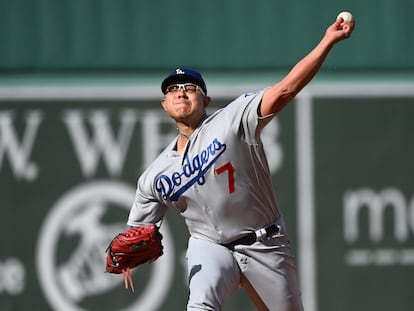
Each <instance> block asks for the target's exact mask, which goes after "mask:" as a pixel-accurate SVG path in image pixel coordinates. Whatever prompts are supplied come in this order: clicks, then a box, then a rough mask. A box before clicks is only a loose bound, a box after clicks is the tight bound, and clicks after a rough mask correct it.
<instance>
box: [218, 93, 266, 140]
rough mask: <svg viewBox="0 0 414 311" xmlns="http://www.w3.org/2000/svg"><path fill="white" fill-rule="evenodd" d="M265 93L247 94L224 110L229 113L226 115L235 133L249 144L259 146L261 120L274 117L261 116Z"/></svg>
mask: <svg viewBox="0 0 414 311" xmlns="http://www.w3.org/2000/svg"><path fill="white" fill-rule="evenodd" d="M263 93H264V90H261V91H259V92H257V93H245V94H243V95H241V96H239V97H238V98H237V99H235V100H234V101H233V102H231V103H230V104H229V105H228V106H227V107H226V108H224V109H225V110H227V112H228V113H227V114H226V115H227V116H228V122H229V124H231V126H232V129H233V131H235V132H236V133H237V135H238V136H239V137H240V138H241V139H242V140H244V141H246V142H247V143H248V144H257V140H258V138H259V135H260V132H259V131H258V130H257V129H258V125H259V122H260V120H262V119H265V118H269V117H272V116H273V115H270V116H265V117H261V116H260V113H259V110H260V104H261V102H262V97H263Z"/></svg>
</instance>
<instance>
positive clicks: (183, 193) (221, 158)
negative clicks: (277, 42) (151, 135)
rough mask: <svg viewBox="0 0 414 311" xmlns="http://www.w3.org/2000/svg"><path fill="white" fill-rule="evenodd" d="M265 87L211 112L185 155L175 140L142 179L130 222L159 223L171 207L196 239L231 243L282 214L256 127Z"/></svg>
mask: <svg viewBox="0 0 414 311" xmlns="http://www.w3.org/2000/svg"><path fill="white" fill-rule="evenodd" d="M262 95H263V91H260V92H258V93H246V94H243V95H241V96H240V97H238V98H237V99H235V100H234V101H233V102H231V103H230V104H228V105H227V106H226V107H224V108H222V109H220V110H218V111H216V112H215V113H213V114H211V115H209V116H207V117H206V118H205V119H204V120H203V121H202V122H201V123H200V125H199V126H198V128H197V129H196V130H195V132H194V133H193V134H192V135H191V137H190V139H189V141H188V143H187V145H186V148H185V150H184V152H183V153H182V154H178V153H177V152H176V151H175V145H176V139H174V141H172V142H171V144H169V146H167V148H166V149H165V150H164V151H163V152H162V153H161V154H160V155H159V156H158V158H157V159H156V160H155V161H154V162H153V164H152V165H151V166H149V167H148V168H147V169H146V170H145V172H144V173H143V174H142V175H141V177H140V178H139V180H138V185H137V192H136V198H135V201H134V203H133V206H132V208H131V211H130V214H129V219H128V225H130V226H138V225H141V224H143V223H157V222H159V221H161V220H162V218H163V217H164V215H165V212H166V210H167V209H168V208H174V209H178V210H179V211H180V212H181V214H182V215H183V216H184V217H185V221H186V223H187V226H188V229H189V232H190V234H191V236H193V237H194V238H199V239H205V240H208V241H211V242H215V243H228V242H230V241H233V240H235V239H238V238H240V237H241V236H243V235H245V234H246V233H248V232H251V231H252V230H256V229H258V228H261V227H263V226H266V225H269V224H271V223H272V222H274V221H275V220H276V219H278V218H279V217H280V214H279V210H278V207H277V201H276V197H275V194H274V191H273V185H272V182H271V176H270V173H269V169H268V163H267V160H266V156H265V152H264V149H263V145H262V143H261V140H260V137H259V134H260V133H258V132H257V126H258V124H259V120H260V117H259V116H258V109H259V105H260V102H261V98H262Z"/></svg>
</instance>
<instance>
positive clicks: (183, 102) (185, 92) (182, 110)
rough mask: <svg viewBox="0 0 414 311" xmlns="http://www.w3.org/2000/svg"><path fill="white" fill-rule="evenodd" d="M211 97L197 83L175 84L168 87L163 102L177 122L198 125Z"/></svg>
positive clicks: (165, 108)
mask: <svg viewBox="0 0 414 311" xmlns="http://www.w3.org/2000/svg"><path fill="white" fill-rule="evenodd" d="M209 103H210V97H208V96H205V95H204V94H203V91H202V90H201V89H200V88H199V87H198V86H197V85H195V84H191V83H185V84H174V85H170V86H169V87H168V88H167V92H166V94H165V97H164V98H163V99H162V100H161V104H162V106H163V108H164V110H165V111H166V112H167V113H168V115H169V116H170V117H171V118H173V119H174V120H175V121H176V122H185V123H188V124H195V125H197V124H198V122H199V120H200V119H201V118H202V117H203V116H204V114H205V109H206V107H207V106H208V104H209Z"/></svg>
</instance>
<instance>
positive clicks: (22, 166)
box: [0, 110, 42, 181]
mask: <svg viewBox="0 0 414 311" xmlns="http://www.w3.org/2000/svg"><path fill="white" fill-rule="evenodd" d="M41 122H42V113H41V112H40V111H39V110H29V111H28V112H27V114H26V115H25V128H24V130H23V134H22V137H21V139H20V138H19V137H18V134H17V131H16V129H15V125H14V114H13V112H12V111H2V112H0V169H1V167H2V164H3V160H4V159H5V158H6V157H7V158H8V160H9V162H10V167H11V169H12V171H13V174H14V176H15V177H16V179H24V180H27V181H33V180H35V179H36V178H37V176H38V173H39V172H38V171H39V170H38V166H37V164H36V163H34V162H33V161H31V159H30V156H31V154H32V150H33V145H34V143H35V140H36V136H37V133H38V128H39V125H40V123H41Z"/></svg>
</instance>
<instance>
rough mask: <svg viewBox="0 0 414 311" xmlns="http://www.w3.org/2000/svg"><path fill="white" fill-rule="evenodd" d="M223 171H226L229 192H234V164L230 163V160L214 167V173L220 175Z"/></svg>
mask: <svg viewBox="0 0 414 311" xmlns="http://www.w3.org/2000/svg"><path fill="white" fill-rule="evenodd" d="M225 171H227V172H228V175H227V177H228V183H229V193H233V192H234V166H233V165H232V164H231V162H227V163H226V164H224V165H223V166H220V167H219V168H216V174H217V175H220V174H221V173H224V172H225Z"/></svg>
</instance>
